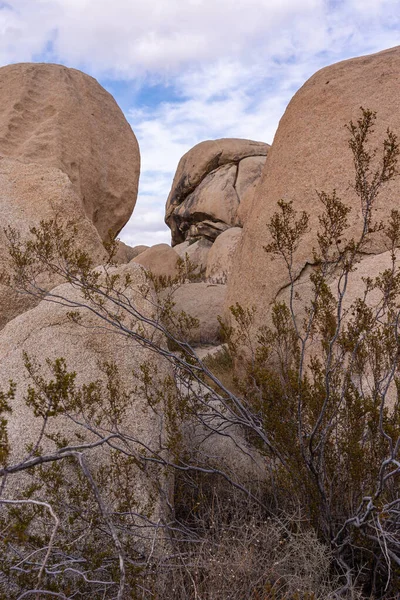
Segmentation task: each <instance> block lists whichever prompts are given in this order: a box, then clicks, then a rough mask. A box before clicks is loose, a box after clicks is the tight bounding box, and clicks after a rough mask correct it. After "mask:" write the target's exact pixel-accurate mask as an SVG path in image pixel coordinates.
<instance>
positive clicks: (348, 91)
mask: <svg viewBox="0 0 400 600" xmlns="http://www.w3.org/2000/svg"><path fill="white" fill-rule="evenodd" d="M399 73H400V47H396V48H393V49H390V50H385V51H384V52H380V53H378V54H373V55H371V56H365V57H361V58H356V59H351V60H347V61H344V62H341V63H338V64H336V65H332V66H330V67H326V68H325V69H322V70H321V71H319V72H317V73H316V74H315V75H314V76H313V77H311V79H309V80H308V81H307V82H306V83H305V84H304V85H303V87H302V88H301V89H300V90H299V91H298V92H297V93H296V94H295V96H294V97H293V99H292V100H291V102H290V103H289V106H288V107H287V109H286V112H285V114H284V115H283V117H282V119H281V121H280V124H279V128H278V131H277V133H276V135H275V139H274V143H273V146H272V148H271V149H270V151H269V152H268V158H267V161H266V165H265V168H264V170H263V174H262V178H261V182H260V185H259V187H258V189H257V193H256V195H255V196H254V199H253V202H252V208H251V213H250V214H249V216H248V218H247V220H246V222H245V224H244V229H243V240H242V243H241V244H240V249H239V251H238V252H237V254H236V258H235V263H234V266H233V269H232V276H231V278H230V281H229V284H228V294H227V302H226V305H227V306H230V305H232V304H234V303H235V302H236V301H238V302H239V303H240V304H242V305H243V306H252V305H254V306H256V307H257V317H258V322H257V324H261V323H262V322H263V321H264V320H265V315H267V314H268V308H269V306H270V305H271V302H273V300H274V299H275V298H276V296H277V293H278V291H279V290H280V289H281V288H283V287H284V286H285V285H287V284H288V276H287V272H286V270H285V267H284V265H283V264H282V262H281V261H279V260H272V259H271V256H269V255H267V254H266V253H265V251H264V249H263V246H264V245H265V243H266V240H267V239H268V233H267V227H266V224H267V223H268V222H270V220H271V217H272V215H273V214H274V213H275V212H276V210H277V202H278V200H280V199H281V198H283V199H284V200H292V201H293V206H294V208H295V209H296V210H297V211H303V210H305V211H307V212H308V213H309V214H310V217H311V220H310V230H309V232H308V233H307V235H306V236H305V237H304V239H303V241H302V243H301V245H300V247H299V249H298V252H297V254H296V257H295V263H294V270H295V271H296V272H300V271H301V270H302V269H303V268H304V267H305V265H306V264H307V263H310V262H312V249H313V246H315V244H316V232H317V229H318V214H320V213H321V205H320V203H319V201H318V198H317V195H316V190H324V191H327V192H331V191H332V190H333V188H336V190H337V193H338V195H339V196H340V197H341V198H342V199H343V200H344V201H345V202H346V203H347V204H349V205H350V206H351V207H352V212H351V214H350V217H349V220H350V224H351V226H352V229H351V233H352V234H354V233H355V232H356V231H357V227H359V224H360V223H361V216H360V207H359V204H358V202H359V201H358V199H357V197H356V195H355V193H354V191H353V189H352V184H353V183H354V167H353V159H352V154H351V151H350V149H349V147H348V142H347V140H348V138H349V132H348V131H347V130H346V128H345V127H344V125H345V124H346V123H348V122H349V121H350V120H351V119H352V120H353V121H356V120H357V119H358V118H359V117H360V106H363V107H364V108H369V109H371V110H375V111H377V121H376V126H375V127H374V130H375V133H374V135H373V137H372V139H371V142H372V146H373V147H374V146H375V145H376V144H377V143H379V144H381V142H382V140H383V138H384V136H385V133H386V129H387V127H390V128H391V129H392V130H393V131H394V132H395V133H398V134H399V133H400V110H399V105H398V101H397V96H398V87H399V85H398V78H399ZM399 192H400V180H399V179H398V178H397V179H395V180H394V181H393V182H391V183H390V184H389V185H388V186H387V187H386V188H385V191H384V192H383V193H382V194H381V196H379V197H378V199H377V203H376V209H377V210H376V212H375V213H374V217H376V219H377V220H378V221H379V220H381V219H382V220H383V221H385V220H387V217H388V215H389V214H390V211H391V209H392V208H398V198H399ZM384 249H385V248H384V246H383V244H382V241H381V240H380V239H379V238H377V239H375V241H374V248H373V249H372V248H371V251H374V252H376V253H379V252H381V251H383V250H384Z"/></svg>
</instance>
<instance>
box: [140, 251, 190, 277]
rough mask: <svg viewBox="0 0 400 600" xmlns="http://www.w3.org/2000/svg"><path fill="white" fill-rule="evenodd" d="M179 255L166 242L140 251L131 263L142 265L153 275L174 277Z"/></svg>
mask: <svg viewBox="0 0 400 600" xmlns="http://www.w3.org/2000/svg"><path fill="white" fill-rule="evenodd" d="M178 259H179V255H178V254H177V253H176V252H175V250H173V249H172V248H171V246H168V244H156V245H155V246H151V248H149V249H148V250H145V251H144V252H141V253H140V254H139V255H138V256H137V257H136V258H134V259H132V260H131V262H132V263H137V264H139V265H142V266H143V267H145V268H146V269H148V270H149V271H151V273H152V274H153V275H154V276H155V277H175V276H176V275H177V274H178V266H177V261H178Z"/></svg>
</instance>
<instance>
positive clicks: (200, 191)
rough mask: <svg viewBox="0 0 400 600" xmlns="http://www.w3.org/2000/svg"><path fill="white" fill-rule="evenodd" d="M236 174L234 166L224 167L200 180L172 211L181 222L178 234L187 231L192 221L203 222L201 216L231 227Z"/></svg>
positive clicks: (234, 214)
mask: <svg viewBox="0 0 400 600" xmlns="http://www.w3.org/2000/svg"><path fill="white" fill-rule="evenodd" d="M236 174H237V166H236V165H224V166H223V167H219V169H216V170H215V171H212V172H211V173H209V174H208V175H207V176H206V177H205V178H204V179H203V181H202V182H201V183H200V184H199V185H198V186H197V187H196V189H195V190H194V192H192V193H191V194H189V196H187V197H186V198H185V200H184V202H182V204H180V206H178V208H177V209H176V210H175V212H174V219H175V220H176V221H177V222H179V223H180V228H181V231H185V230H187V229H189V227H190V223H192V222H194V223H198V222H199V221H203V220H204V215H207V217H208V219H210V220H212V221H222V222H223V223H226V224H228V225H231V226H233V224H234V220H235V216H236V212H237V209H238V207H239V198H238V195H237V193H236V190H235V188H234V185H235V181H236Z"/></svg>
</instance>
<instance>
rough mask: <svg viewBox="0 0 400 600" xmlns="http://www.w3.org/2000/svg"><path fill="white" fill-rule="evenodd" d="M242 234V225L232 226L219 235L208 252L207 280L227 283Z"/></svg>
mask: <svg viewBox="0 0 400 600" xmlns="http://www.w3.org/2000/svg"><path fill="white" fill-rule="evenodd" d="M241 236H242V229H241V227H231V228H230V229H227V230H226V231H224V232H223V233H221V235H219V236H218V237H217V239H216V240H215V242H214V244H213V245H212V248H211V250H210V252H209V254H208V261H207V268H206V279H207V280H209V281H211V282H214V283H226V282H227V281H228V279H229V276H230V274H231V270H232V264H233V261H234V254H235V251H236V247H237V245H238V243H239V241H240V238H241Z"/></svg>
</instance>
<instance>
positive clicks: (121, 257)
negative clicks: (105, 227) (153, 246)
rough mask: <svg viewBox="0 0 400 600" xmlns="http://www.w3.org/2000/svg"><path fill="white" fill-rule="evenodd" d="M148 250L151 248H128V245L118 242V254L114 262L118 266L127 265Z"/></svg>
mask: <svg viewBox="0 0 400 600" xmlns="http://www.w3.org/2000/svg"><path fill="white" fill-rule="evenodd" d="M148 248H149V246H134V247H133V248H132V246H128V244H125V243H124V242H122V241H121V240H118V242H117V252H116V253H115V255H114V261H115V262H116V263H117V264H121V265H123V264H126V263H128V262H129V261H131V260H132V259H133V258H136V257H137V256H139V254H141V253H142V252H144V251H145V250H147V249H148Z"/></svg>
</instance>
